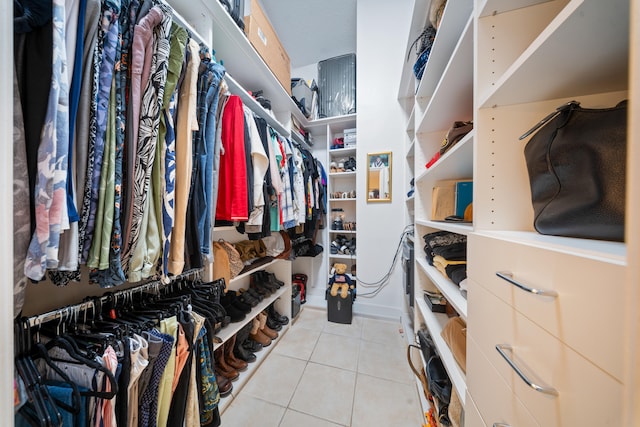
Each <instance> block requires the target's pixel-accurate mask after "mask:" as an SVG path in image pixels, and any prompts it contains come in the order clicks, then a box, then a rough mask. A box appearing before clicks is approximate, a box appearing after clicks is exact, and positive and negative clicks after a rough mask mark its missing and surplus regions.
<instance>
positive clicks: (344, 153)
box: [309, 114, 363, 302]
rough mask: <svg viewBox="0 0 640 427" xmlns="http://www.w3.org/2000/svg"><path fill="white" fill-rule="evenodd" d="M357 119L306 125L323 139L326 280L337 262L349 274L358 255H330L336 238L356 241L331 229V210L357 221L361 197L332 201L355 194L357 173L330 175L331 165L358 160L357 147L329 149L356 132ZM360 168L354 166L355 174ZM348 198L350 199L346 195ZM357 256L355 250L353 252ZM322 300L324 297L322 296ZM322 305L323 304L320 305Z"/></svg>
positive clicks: (339, 118) (349, 232) (353, 233)
mask: <svg viewBox="0 0 640 427" xmlns="http://www.w3.org/2000/svg"><path fill="white" fill-rule="evenodd" d="M356 122H357V116H356V114H350V115H346V116H337V117H328V118H324V119H319V120H314V121H311V122H309V128H310V130H311V132H313V133H314V134H318V135H325V136H326V147H327V163H326V167H327V175H328V181H329V182H328V185H327V194H328V195H329V197H328V199H327V201H328V203H327V227H326V243H327V246H326V250H325V252H326V254H327V255H326V256H327V278H328V277H329V276H328V274H329V271H330V270H331V267H332V265H333V264H334V263H336V262H339V263H343V264H346V265H347V274H349V273H350V272H351V267H352V266H353V265H355V264H356V261H357V255H353V254H340V253H338V254H332V253H331V243H332V242H333V241H334V240H335V239H336V238H337V237H338V236H339V235H342V236H344V237H345V238H346V239H347V240H349V241H350V240H352V239H356V242H357V234H358V232H357V231H355V230H344V229H341V230H334V229H333V227H332V222H333V214H334V212H333V209H342V215H343V221H344V222H353V223H355V221H356V203H357V200H358V198H359V197H361V195H360V194H357V193H356V195H355V196H356V197H342V196H340V197H331V195H332V194H335V193H339V194H342V193H351V192H352V191H355V190H356V177H357V174H358V172H357V171H356V172H331V165H332V164H335V165H339V164H340V163H343V162H344V161H346V160H348V159H349V158H354V159H356V158H357V143H356V147H345V148H335V149H332V148H331V145H332V144H333V141H334V139H335V138H340V137H343V136H344V130H345V129H353V128H356ZM360 167H363V166H362V165H356V170H357V169H359V168H360ZM349 196H351V195H349ZM356 230H357V228H356ZM356 254H357V249H356ZM323 298H324V296H323ZM323 302H324V301H323Z"/></svg>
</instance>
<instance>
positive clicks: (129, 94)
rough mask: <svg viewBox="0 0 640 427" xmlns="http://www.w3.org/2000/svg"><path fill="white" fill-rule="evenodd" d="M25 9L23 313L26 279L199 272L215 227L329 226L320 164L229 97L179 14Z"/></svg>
mask: <svg viewBox="0 0 640 427" xmlns="http://www.w3.org/2000/svg"><path fill="white" fill-rule="evenodd" d="M14 5H15V7H14V35H15V38H14V40H15V45H14V48H15V49H14V52H15V54H14V66H15V71H16V72H15V73H14V76H15V77H14V105H15V108H14V155H15V159H14V231H15V233H14V279H15V280H14V296H15V298H14V299H15V304H14V306H15V311H16V313H19V312H20V310H21V307H22V305H23V302H24V301H23V298H24V288H25V286H26V283H27V280H28V279H30V280H31V281H34V282H37V281H40V280H43V279H46V278H48V279H49V280H51V281H52V282H53V283H54V284H56V285H66V284H67V283H69V282H70V281H81V280H82V277H81V273H80V271H81V270H80V266H84V265H86V266H87V267H88V269H89V271H90V274H89V278H88V281H89V282H93V283H97V284H98V285H100V286H101V287H105V288H108V287H112V286H117V285H120V284H122V283H124V282H126V281H130V282H138V281H141V280H144V279H146V278H149V277H152V276H153V277H155V276H156V275H159V276H160V277H162V278H163V280H165V281H167V280H168V278H169V277H170V276H171V275H176V274H180V273H181V272H183V271H185V269H191V268H199V267H201V266H202V265H203V263H204V262H210V261H212V251H211V237H212V236H211V233H212V228H213V226H214V225H215V223H216V221H218V222H232V223H234V224H240V227H241V228H244V229H245V230H246V232H247V233H248V234H249V236H250V238H260V237H264V236H266V235H269V234H270V233H271V232H272V231H278V230H283V229H289V228H292V227H297V228H300V227H302V228H303V229H304V228H306V229H307V231H305V232H308V233H313V230H315V229H317V222H318V218H319V217H320V215H321V214H322V213H324V212H325V208H324V202H323V198H324V193H325V188H324V186H325V185H326V178H325V179H323V178H322V177H323V176H325V174H324V170H323V169H322V165H321V164H320V162H318V161H317V160H316V159H314V158H313V156H312V155H311V153H310V152H309V151H308V150H305V149H303V148H301V147H300V146H298V145H297V144H295V143H292V142H291V141H290V140H289V139H287V138H285V137H283V136H281V135H279V134H278V133H277V132H276V131H275V130H274V129H272V128H271V127H270V126H269V125H268V124H267V122H266V120H265V119H263V118H260V117H258V116H256V115H254V113H253V112H251V111H249V109H248V108H247V107H246V106H245V105H243V103H242V100H241V99H240V98H239V97H238V96H236V95H231V94H230V93H229V92H228V89H227V85H226V83H225V80H224V78H225V74H226V70H225V68H224V66H223V65H222V64H221V63H219V62H217V61H216V58H215V55H214V52H211V51H210V50H209V49H208V48H207V46H206V45H204V44H202V43H198V41H197V40H196V36H195V35H194V34H192V33H190V32H189V31H187V30H186V29H185V28H183V26H181V24H180V22H179V20H177V19H176V16H177V14H175V13H174V11H173V10H172V9H171V7H170V6H169V5H168V4H166V3H165V2H163V1H159V0H78V1H65V0H53V1H51V0H15V1H14ZM242 231H244V230H242ZM83 281H85V282H86V281H87V280H86V279H85V280H83Z"/></svg>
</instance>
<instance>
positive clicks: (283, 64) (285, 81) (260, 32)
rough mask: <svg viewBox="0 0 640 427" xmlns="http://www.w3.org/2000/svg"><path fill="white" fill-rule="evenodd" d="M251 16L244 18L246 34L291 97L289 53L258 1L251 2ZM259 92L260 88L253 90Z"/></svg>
mask: <svg viewBox="0 0 640 427" xmlns="http://www.w3.org/2000/svg"><path fill="white" fill-rule="evenodd" d="M248 13H249V15H247V16H245V17H244V32H245V33H246V35H247V38H248V39H249V41H250V42H251V44H252V45H253V47H254V48H255V49H256V51H257V52H258V54H259V55H260V56H261V57H262V60H263V61H264V62H265V63H266V64H267V66H268V67H269V68H270V69H271V72H272V73H273V75H274V76H276V79H278V81H279V82H280V84H281V85H282V87H283V88H284V90H286V91H287V93H288V94H289V96H291V63H290V61H289V55H288V54H287V51H286V50H285V49H284V47H283V46H282V43H280V40H279V39H278V35H277V34H276V32H275V30H274V29H273V27H272V26H271V23H270V22H269V19H268V18H267V16H266V15H265V14H264V12H263V10H262V8H261V7H260V5H259V4H258V1H257V0H251V7H250V9H249V10H248ZM253 89H254V90H258V89H260V88H253Z"/></svg>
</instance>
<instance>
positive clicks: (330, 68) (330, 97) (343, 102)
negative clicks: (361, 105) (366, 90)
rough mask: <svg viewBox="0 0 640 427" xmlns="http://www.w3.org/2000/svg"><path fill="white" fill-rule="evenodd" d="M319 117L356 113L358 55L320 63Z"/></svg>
mask: <svg viewBox="0 0 640 427" xmlns="http://www.w3.org/2000/svg"><path fill="white" fill-rule="evenodd" d="M318 92H319V93H318V95H319V106H318V107H319V108H318V117H320V118H321V119H322V118H325V117H333V116H343V115H346V114H353V113H355V112H356V54H355V53H350V54H347V55H342V56H336V57H334V58H329V59H325V60H324V61H320V62H318Z"/></svg>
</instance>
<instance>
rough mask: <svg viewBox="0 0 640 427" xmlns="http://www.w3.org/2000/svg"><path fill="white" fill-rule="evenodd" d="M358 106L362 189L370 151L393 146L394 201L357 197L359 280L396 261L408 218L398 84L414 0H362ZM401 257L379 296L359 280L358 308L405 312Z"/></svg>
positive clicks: (369, 278) (381, 313)
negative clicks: (373, 201)
mask: <svg viewBox="0 0 640 427" xmlns="http://www.w3.org/2000/svg"><path fill="white" fill-rule="evenodd" d="M357 7H358V11H357V38H358V40H357V47H358V49H357V74H356V78H357V83H356V84H357V112H358V123H357V127H358V143H357V144H358V156H357V163H358V171H359V172H360V173H358V178H357V191H358V195H364V194H366V191H365V188H366V168H365V166H366V156H367V153H368V152H369V153H371V152H378V151H391V152H392V161H393V169H392V173H393V176H392V186H393V190H392V191H393V194H392V202H391V203H367V202H366V199H365V198H364V197H360V196H359V197H358V199H359V200H358V202H357V227H358V244H357V251H358V281H359V282H360V281H361V280H364V281H366V282H374V281H376V280H378V279H379V278H381V277H382V276H383V275H384V274H385V273H386V272H387V271H388V269H389V267H390V266H391V261H392V259H393V255H394V253H395V251H396V248H397V246H398V243H399V240H400V235H401V233H402V230H403V229H404V226H405V224H406V222H405V221H406V220H405V218H406V215H405V201H404V200H405V198H406V194H405V188H407V184H406V183H404V180H405V176H406V175H405V167H406V161H405V159H404V156H405V148H404V138H403V135H404V128H405V125H404V124H403V123H404V122H405V118H404V114H403V112H402V109H401V107H400V104H399V103H398V99H397V98H398V85H399V81H400V75H401V72H402V64H403V61H404V58H403V57H404V53H405V48H406V43H407V38H408V27H409V23H410V22H411V13H412V7H413V2H412V1H406V0H403V1H399V2H392V1H388V0H358V5H357ZM400 261H401V258H400V257H399V259H398V264H397V265H396V267H395V269H394V271H393V273H392V277H391V280H390V282H389V284H388V285H387V286H386V288H385V289H383V290H382V292H381V293H379V294H378V295H377V296H376V297H374V298H363V297H362V294H364V293H366V292H367V291H368V290H369V289H367V288H364V287H363V286H362V285H361V284H360V283H359V284H358V294H359V295H360V296H359V297H358V298H357V300H356V303H355V304H354V311H355V312H356V313H362V314H369V315H376V316H384V317H396V318H398V317H400V316H401V315H402V313H403V312H404V307H405V303H404V291H403V289H402V286H403V284H402V266H401V263H400Z"/></svg>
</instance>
